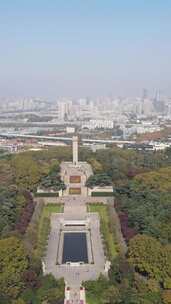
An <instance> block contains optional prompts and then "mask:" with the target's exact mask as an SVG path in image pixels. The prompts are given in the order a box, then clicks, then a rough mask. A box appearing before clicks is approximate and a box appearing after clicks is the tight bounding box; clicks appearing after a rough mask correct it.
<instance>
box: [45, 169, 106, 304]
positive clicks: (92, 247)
mask: <svg viewBox="0 0 171 304" xmlns="http://www.w3.org/2000/svg"><path fill="white" fill-rule="evenodd" d="M61 171H62V172H61V174H62V176H63V179H64V181H65V182H66V181H67V183H68V184H67V189H66V192H65V196H64V197H59V198H57V199H56V203H64V213H55V214H52V216H51V232H50V235H49V240H48V246H47V254H46V257H45V259H44V262H45V271H44V272H45V273H46V274H47V273H52V274H53V275H54V277H56V278H57V279H58V278H61V277H64V279H65V282H66V286H69V287H70V299H69V300H70V301H71V302H68V303H72V304H80V300H83V299H81V298H80V286H81V284H82V282H83V281H87V280H90V279H91V280H93V279H94V280H95V279H97V278H98V277H99V275H100V273H103V274H104V275H105V274H106V273H105V256H104V250H103V242H102V239H101V234H100V218H99V215H98V213H88V212H87V203H94V202H99V200H100V202H103V203H107V199H106V198H94V197H88V196H87V191H86V187H85V182H86V177H87V176H89V175H90V174H91V173H92V170H91V167H90V165H88V164H86V163H84V165H83V164H82V166H81V167H78V168H73V167H72V165H70V163H68V165H67V163H63V164H62V169H61ZM78 173H79V174H81V183H80V185H79V186H80V187H81V189H82V191H81V193H82V195H77V196H75V195H68V193H69V187H71V186H72V185H71V184H70V182H69V175H71V174H73V175H77V174H78ZM79 174H78V175H79ZM67 221H70V222H71V227H70V228H69V227H66V226H65V223H66V222H67ZM74 221H84V226H83V227H81V226H80V227H79V225H78V226H75V225H74V224H73V225H72V223H74ZM68 229H70V230H72V231H79V229H81V230H80V231H85V233H86V235H87V247H88V248H87V250H88V257H89V263H88V264H83V265H67V264H62V252H63V235H64V232H65V231H68ZM83 297H84V300H85V294H84V296H83ZM65 303H66V301H65ZM84 303H85V301H84Z"/></svg>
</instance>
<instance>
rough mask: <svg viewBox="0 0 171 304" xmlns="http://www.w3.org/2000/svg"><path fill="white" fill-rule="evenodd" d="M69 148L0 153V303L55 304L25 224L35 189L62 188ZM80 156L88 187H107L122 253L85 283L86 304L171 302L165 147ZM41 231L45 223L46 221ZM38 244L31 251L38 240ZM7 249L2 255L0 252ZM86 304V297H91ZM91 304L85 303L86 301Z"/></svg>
mask: <svg viewBox="0 0 171 304" xmlns="http://www.w3.org/2000/svg"><path fill="white" fill-rule="evenodd" d="M71 158H72V155H71V149H70V148H68V147H60V148H55V149H54V148H51V149H49V150H45V151H38V152H25V153H21V154H16V155H15V154H13V155H11V156H7V155H4V156H2V157H1V159H0V295H1V299H0V303H2V304H7V303H8V304H31V303H35V304H39V303H49V304H53V303H62V301H63V297H64V282H63V280H61V281H56V280H55V279H54V278H53V277H52V276H51V275H48V276H43V275H42V269H41V256H42V254H43V252H42V249H41V250H40V247H41V248H42V246H44V245H46V244H45V243H46V241H45V236H44V235H43V237H42V239H41V240H42V242H43V244H44V245H42V243H41V244H40V235H41V233H44V232H40V233H39V235H38V236H37V234H36V231H37V227H38V226H37V225H38V224H37V222H36V221H35V223H34V226H31V227H30V222H32V217H33V214H34V213H35V210H36V212H37V214H38V215H37V217H39V216H40V215H39V213H40V214H42V213H41V212H42V211H41V210H38V211H37V206H36V204H35V202H34V196H33V195H34V193H35V191H36V189H37V187H38V186H39V185H42V186H44V187H46V186H47V187H49V186H50V187H52V188H53V189H59V188H60V187H64V185H63V184H62V183H61V181H60V177H59V165H60V162H61V161H63V160H70V159H71ZM79 159H80V160H83V161H88V162H89V163H90V164H91V165H92V168H93V172H94V177H91V179H90V180H89V181H88V182H89V183H90V186H91V185H104V184H105V185H113V188H114V193H115V198H114V206H113V207H114V208H115V209H116V211H117V214H118V216H119V218H120V223H121V229H122V233H123V236H124V239H125V241H126V244H127V248H128V251H127V254H126V256H125V255H123V254H122V253H121V252H118V254H117V256H115V257H114V258H113V260H112V266H111V270H110V275H109V278H108V279H107V278H104V277H102V276H101V277H100V278H99V279H98V280H97V281H89V282H85V283H84V284H85V287H86V289H87V293H88V294H89V299H90V301H92V303H95V304H96V303H97V304H103V303H108V304H112V303H116V304H117V303H118V304H119V303H120V304H134V303H135V304H169V303H171V224H170V223H171V150H170V149H167V150H165V151H164V152H143V151H133V150H127V149H119V148H116V147H110V148H108V149H106V150H98V151H97V152H95V153H93V152H91V151H90V150H89V149H87V148H81V149H80V152H79ZM46 225H47V226H48V219H47V218H46ZM37 240H39V245H40V247H37V246H38V245H37V244H38V241H37ZM7 252H8V255H7V254H6V253H7ZM91 299H92V300H91ZM89 304H91V302H90V303H89Z"/></svg>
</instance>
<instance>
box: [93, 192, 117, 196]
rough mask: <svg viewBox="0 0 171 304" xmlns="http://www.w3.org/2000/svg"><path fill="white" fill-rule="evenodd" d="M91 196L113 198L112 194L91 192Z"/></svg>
mask: <svg viewBox="0 0 171 304" xmlns="http://www.w3.org/2000/svg"><path fill="white" fill-rule="evenodd" d="M91 196H114V193H113V192H91Z"/></svg>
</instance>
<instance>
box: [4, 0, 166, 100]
mask: <svg viewBox="0 0 171 304" xmlns="http://www.w3.org/2000/svg"><path fill="white" fill-rule="evenodd" d="M143 87H145V88H147V89H149V90H150V91H151V92H152V91H153V89H155V88H159V89H161V90H163V91H164V92H165V93H166V94H171V0H116V1H115V0H0V96H45V97H50V98H56V97H57V96H61V95H63V96H74V97H78V96H96V95H107V94H111V93H112V94H114V95H138V94H140V93H141V90H142V88H143Z"/></svg>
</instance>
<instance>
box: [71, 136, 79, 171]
mask: <svg viewBox="0 0 171 304" xmlns="http://www.w3.org/2000/svg"><path fill="white" fill-rule="evenodd" d="M72 156H73V165H74V166H77V165H78V136H73V138H72Z"/></svg>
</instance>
